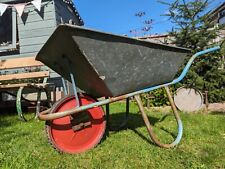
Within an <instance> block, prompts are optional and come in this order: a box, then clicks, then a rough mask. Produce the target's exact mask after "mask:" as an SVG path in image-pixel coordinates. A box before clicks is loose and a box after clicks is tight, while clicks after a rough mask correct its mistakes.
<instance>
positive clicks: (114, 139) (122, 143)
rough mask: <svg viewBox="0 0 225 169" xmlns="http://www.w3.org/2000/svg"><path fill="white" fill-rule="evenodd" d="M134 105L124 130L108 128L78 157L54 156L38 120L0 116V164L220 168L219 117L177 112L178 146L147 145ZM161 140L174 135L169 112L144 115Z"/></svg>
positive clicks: (117, 107)
mask: <svg viewBox="0 0 225 169" xmlns="http://www.w3.org/2000/svg"><path fill="white" fill-rule="evenodd" d="M124 109H125V108H124V103H116V104H113V106H111V112H115V113H113V114H112V115H111V121H112V123H113V125H115V124H119V123H120V122H121V120H122V119H123V115H124V114H123V113H121V112H124ZM137 112H138V109H137V107H136V105H135V104H132V106H131V115H130V119H129V123H128V129H126V130H121V131H119V132H110V135H109V137H107V138H106V139H105V140H104V141H103V142H102V143H101V144H100V145H98V146H97V147H96V148H94V149H92V150H90V151H88V152H86V153H83V154H78V155H68V154H60V153H58V152H56V151H55V150H54V149H53V148H51V147H50V145H49V144H48V143H47V139H46V137H45V132H44V130H43V129H44V123H43V122H40V121H35V120H33V121H31V122H28V123H24V122H21V121H19V120H18V118H17V116H16V115H15V114H9V115H7V114H2V115H0V168H13V169H15V168H16V169H17V168H21V169H26V168H29V169H30V168H32V169H33V168H43V169H46V168H53V169H54V168H59V169H66V168H88V169H90V168H109V169H111V168H114V169H117V168H119V169H120V168H121V169H123V168H135V169H136V168H157V169H158V168H179V169H180V168H225V115H224V114H223V115H222V114H208V115H204V114H183V113H181V117H182V120H183V125H184V135H183V138H182V141H181V143H180V144H179V146H178V147H176V148H172V149H162V148H159V147H157V146H155V145H154V144H152V143H151V141H150V139H149V136H148V134H147V131H146V128H145V126H144V124H143V121H142V119H141V116H140V114H138V113H137ZM148 115H149V117H150V119H151V122H152V123H153V124H154V130H155V132H156V133H157V135H158V137H159V139H160V140H161V141H163V142H167V143H168V142H170V141H172V140H173V137H174V135H176V123H175V121H174V119H173V116H172V115H171V113H163V112H161V113H159V112H153V111H150V112H149V113H148Z"/></svg>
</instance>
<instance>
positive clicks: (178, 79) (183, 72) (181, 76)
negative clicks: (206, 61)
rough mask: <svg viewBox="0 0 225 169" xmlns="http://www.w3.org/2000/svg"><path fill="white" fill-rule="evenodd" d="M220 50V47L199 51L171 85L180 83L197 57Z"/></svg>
mask: <svg viewBox="0 0 225 169" xmlns="http://www.w3.org/2000/svg"><path fill="white" fill-rule="evenodd" d="M219 49H220V46H215V47H213V48H209V49H206V50H203V51H200V52H197V53H195V54H194V55H193V56H192V57H191V58H190V59H189V61H188V63H187V64H186V66H185V68H184V69H183V71H182V73H181V74H180V76H179V77H178V78H176V79H174V80H173V81H172V82H171V83H172V84H176V83H178V82H180V81H181V80H182V79H183V78H184V77H185V76H186V74H187V72H188V70H189V69H190V67H191V65H192V63H193V62H194V60H195V59H196V58H197V57H199V56H202V55H205V54H207V53H211V52H214V51H217V50H219Z"/></svg>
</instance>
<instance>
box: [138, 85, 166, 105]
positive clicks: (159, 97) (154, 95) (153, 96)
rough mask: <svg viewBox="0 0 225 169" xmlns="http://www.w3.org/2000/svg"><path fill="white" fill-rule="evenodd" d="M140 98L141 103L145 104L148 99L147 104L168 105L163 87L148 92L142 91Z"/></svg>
mask: <svg viewBox="0 0 225 169" xmlns="http://www.w3.org/2000/svg"><path fill="white" fill-rule="evenodd" d="M141 100H142V101H143V105H144V106H147V101H148V100H149V106H153V107H154V106H157V107H159V106H165V105H169V100H168V98H167V95H166V92H165V90H164V88H161V89H158V90H154V91H151V92H149V93H146V94H145V93H144V94H142V95H141Z"/></svg>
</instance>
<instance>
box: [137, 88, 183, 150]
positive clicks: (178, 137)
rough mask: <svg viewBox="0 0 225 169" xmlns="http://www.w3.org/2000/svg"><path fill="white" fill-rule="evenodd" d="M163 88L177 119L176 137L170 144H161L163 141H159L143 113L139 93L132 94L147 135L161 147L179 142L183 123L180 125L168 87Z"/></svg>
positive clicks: (167, 146)
mask: <svg viewBox="0 0 225 169" xmlns="http://www.w3.org/2000/svg"><path fill="white" fill-rule="evenodd" d="M165 90H166V93H167V96H168V98H169V101H170V104H171V107H172V110H173V114H174V116H175V118H176V121H177V124H178V134H177V138H176V139H175V141H174V142H172V143H171V144H163V143H161V142H160V141H159V140H158V139H157V137H156V135H155V133H154V132H153V128H152V126H151V123H150V121H149V120H148V116H147V114H146V113H145V110H144V107H143V104H142V101H141V97H140V95H136V96H134V98H135V100H136V102H137V104H138V107H139V109H140V112H141V115H142V118H143V120H144V122H145V125H146V127H147V130H148V133H149V135H150V137H151V139H152V141H153V142H154V143H155V144H156V145H158V146H159V147H163V148H171V147H174V146H176V145H177V144H178V143H179V142H180V140H181V138H182V134H183V125H182V122H181V119H180V117H179V114H178V112H177V109H176V106H175V104H174V102H173V99H172V96H171V94H170V91H169V88H168V87H167V86H166V87H165Z"/></svg>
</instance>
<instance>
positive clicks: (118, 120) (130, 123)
mask: <svg viewBox="0 0 225 169" xmlns="http://www.w3.org/2000/svg"><path fill="white" fill-rule="evenodd" d="M168 116H170V115H169V114H165V115H164V116H163V117H161V118H156V117H151V116H148V119H149V121H150V124H151V125H152V126H154V125H155V124H156V123H160V122H163V121H164V120H165V119H166V118H167V117H168ZM109 120H110V127H109V128H110V130H111V131H119V130H124V129H130V130H132V131H133V132H134V133H135V134H137V135H138V136H139V137H141V138H142V139H143V140H145V141H146V142H147V143H149V144H153V145H155V144H154V143H153V142H152V141H151V140H150V139H149V137H146V136H144V135H143V134H142V133H141V132H139V131H138V130H137V128H139V127H145V123H144V121H143V119H142V116H141V114H139V113H129V116H128V118H127V119H126V116H125V112H120V113H116V114H111V115H110V118H109ZM160 129H161V130H163V131H165V132H166V133H168V134H170V135H171V136H172V137H173V138H174V139H175V138H176V136H175V135H174V134H173V133H172V132H170V131H169V130H167V129H166V128H164V127H161V128H160ZM146 130H147V129H146ZM107 135H109V134H107Z"/></svg>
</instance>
